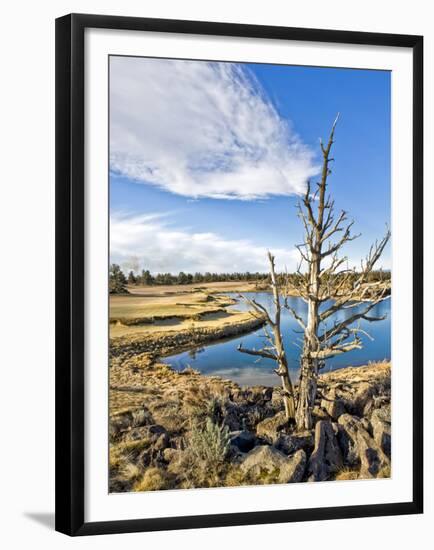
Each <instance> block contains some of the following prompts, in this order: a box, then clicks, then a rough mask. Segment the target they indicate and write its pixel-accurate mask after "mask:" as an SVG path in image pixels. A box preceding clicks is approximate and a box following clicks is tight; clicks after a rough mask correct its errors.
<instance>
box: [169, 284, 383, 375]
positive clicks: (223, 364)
mask: <svg viewBox="0 0 434 550" xmlns="http://www.w3.org/2000/svg"><path fill="white" fill-rule="evenodd" d="M227 295H228V296H230V297H232V298H235V299H236V300H237V301H238V302H237V304H236V305H234V306H232V309H234V310H238V311H247V310H249V309H251V308H250V306H248V305H247V304H245V303H244V302H242V301H240V300H239V298H238V294H233V293H228V294H227ZM246 295H247V296H248V297H249V298H254V299H255V300H256V301H257V302H259V303H260V304H262V305H264V306H266V307H267V308H268V310H269V311H272V295H271V294H270V293H267V292H249V293H246ZM288 302H289V304H290V305H291V306H292V307H293V308H294V309H295V310H296V312H297V313H298V314H299V315H300V316H302V317H304V316H305V314H306V311H307V306H306V304H305V303H304V302H303V300H302V299H301V298H290V299H289V300H288ZM329 305H330V303H328V304H327V303H326V304H324V305H323V308H327V307H328V306H329ZM360 308H363V306H360ZM355 311H357V309H356V308H352V309H348V310H346V311H345V312H339V313H338V314H336V315H334V316H333V317H330V318H329V320H328V327H329V328H330V327H331V326H333V323H334V322H335V321H338V322H339V321H341V320H343V319H345V318H346V317H347V318H348V317H350V316H351V315H352V314H353V313H354V312H355ZM370 315H372V316H374V317H381V316H383V315H387V317H386V319H385V320H383V321H377V322H373V323H369V322H368V321H360V322H359V324H358V325H357V326H359V327H360V328H361V329H363V330H365V331H367V332H368V333H369V334H370V336H371V337H372V338H373V340H370V339H369V338H368V337H366V336H364V335H363V334H362V335H361V339H362V343H363V348H362V349H360V350H354V351H351V352H348V353H346V354H343V355H340V356H336V357H334V358H332V359H328V360H327V361H326V367H325V369H324V371H323V372H328V371H331V370H335V369H339V368H342V367H346V366H349V365H352V366H358V365H364V364H366V363H368V361H382V360H383V359H390V354H391V351H390V299H389V300H385V301H384V302H382V303H380V304H377V305H376V306H375V307H374V308H373V309H372V310H371V311H370ZM354 326H356V325H354ZM281 330H282V333H283V336H284V343H285V349H286V353H287V357H288V363H289V368H290V371H291V377H292V379H293V380H296V379H297V377H298V361H299V355H300V348H299V347H298V346H300V345H301V340H300V339H301V337H302V334H300V330H301V328H300V326H299V325H298V323H297V322H296V321H295V320H294V318H293V317H292V315H291V313H289V312H288V311H287V310H285V309H282V319H281ZM264 342H265V340H264V331H263V329H262V328H260V329H258V330H256V331H255V332H251V333H250V334H243V335H241V336H237V337H236V338H232V339H230V340H225V341H220V342H218V343H215V344H209V345H207V346H204V347H201V348H198V349H195V350H191V351H188V352H184V353H180V354H178V355H173V356H171V357H167V358H165V362H166V363H169V364H170V365H171V366H172V367H173V368H174V369H177V370H182V369H184V368H186V367H188V366H190V367H192V368H194V369H196V370H198V371H200V372H201V373H203V374H205V375H208V376H221V377H223V378H229V379H231V380H233V381H234V382H237V383H238V384H240V385H254V384H262V385H266V386H274V385H278V384H279V378H278V377H277V376H276V374H275V373H274V372H273V369H274V368H275V363H274V362H273V361H271V360H270V359H263V358H260V357H253V356H251V355H247V354H245V353H241V352H239V351H237V346H238V345H239V344H240V343H242V344H243V347H245V348H250V349H252V348H255V349H260V348H261V347H262V346H263V345H264Z"/></svg>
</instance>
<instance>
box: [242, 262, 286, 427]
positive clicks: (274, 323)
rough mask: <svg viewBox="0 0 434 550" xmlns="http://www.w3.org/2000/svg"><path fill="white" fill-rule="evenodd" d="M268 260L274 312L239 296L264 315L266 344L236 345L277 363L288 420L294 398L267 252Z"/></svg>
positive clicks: (275, 283) (274, 281)
mask: <svg viewBox="0 0 434 550" xmlns="http://www.w3.org/2000/svg"><path fill="white" fill-rule="evenodd" d="M268 260H269V262H270V282H271V288H272V291H273V305H274V314H273V313H271V312H269V311H268V310H267V308H266V307H264V306H263V305H262V304H260V303H258V302H257V301H256V300H253V299H250V298H247V297H246V296H241V297H242V298H243V300H244V301H245V302H246V303H247V304H249V305H250V306H251V307H252V308H253V312H254V313H256V314H257V315H258V316H261V317H265V319H266V321H267V326H266V327H265V328H264V336H265V339H266V340H267V342H268V344H267V345H266V346H264V347H263V348H261V349H259V350H256V349H246V348H243V346H242V344H240V345H239V346H238V351H241V352H242V353H247V354H249V355H255V356H258V357H263V358H266V359H272V360H273V361H275V362H276V363H277V369H275V371H274V372H275V373H276V374H277V375H278V376H279V377H280V381H281V384H282V389H283V403H284V406H285V414H286V418H287V419H288V420H292V419H294V418H295V400H294V389H293V386H292V382H291V377H290V376H289V370H288V361H287V358H286V353H285V347H284V344H283V339H282V333H281V330H280V316H281V311H282V306H281V303H280V292H279V284H278V281H277V277H276V272H275V266H274V256H273V255H272V254H271V253H270V252H268ZM270 330H271V333H270Z"/></svg>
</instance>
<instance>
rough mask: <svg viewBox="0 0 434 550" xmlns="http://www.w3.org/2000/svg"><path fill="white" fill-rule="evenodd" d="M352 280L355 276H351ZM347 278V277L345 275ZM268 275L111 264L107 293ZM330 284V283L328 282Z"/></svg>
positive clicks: (377, 274) (372, 278)
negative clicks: (158, 269)
mask: <svg viewBox="0 0 434 550" xmlns="http://www.w3.org/2000/svg"><path fill="white" fill-rule="evenodd" d="M351 276H353V277H354V278H355V277H356V274H354V275H353V274H351ZM299 277H300V275H299V274H297V273H289V274H282V273H281V274H277V279H278V280H279V282H280V284H283V279H286V280H287V281H288V282H290V283H291V284H295V283H296V282H297V280H298V278H299ZM339 277H341V275H340V274H334V275H333V278H334V279H335V280H334V281H333V282H334V283H336V282H337V280H338V279H339ZM346 277H347V278H348V275H346ZM390 277H391V273H390V271H383V270H375V271H372V272H371V273H369V282H376V281H385V282H387V281H390ZM269 278H270V275H269V274H268V273H259V272H258V271H256V272H254V273H252V272H250V271H245V272H234V273H211V272H208V271H207V272H206V273H199V272H196V273H185V272H184V271H180V272H179V273H178V274H175V275H174V274H172V273H156V274H154V275H152V274H151V272H150V271H149V269H143V270H142V271H141V273H139V274H136V273H135V272H134V271H130V272H129V273H128V275H125V274H124V272H123V271H122V269H121V267H120V266H119V265H118V264H112V265H111V266H110V277H109V291H110V294H126V293H128V290H127V285H131V286H133V285H138V286H140V285H188V284H201V283H216V282H228V281H259V282H264V283H268V282H269ZM330 282H332V281H330Z"/></svg>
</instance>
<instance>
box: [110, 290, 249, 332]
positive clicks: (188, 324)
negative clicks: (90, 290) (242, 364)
mask: <svg viewBox="0 0 434 550" xmlns="http://www.w3.org/2000/svg"><path fill="white" fill-rule="evenodd" d="M252 288H253V287H252ZM252 288H251V287H250V286H249V287H247V288H246V285H245V284H244V288H243V289H242V290H251V289H252ZM234 290H241V288H240V284H239V283H238V284H237V283H213V284H208V285H204V286H201V287H197V286H193V285H191V286H190V285H188V286H187V285H182V286H161V287H129V291H130V294H128V295H118V296H117V295H112V296H110V336H111V337H112V338H116V337H119V336H128V335H130V334H131V335H132V334H135V335H137V334H143V335H144V336H145V335H146V334H147V333H152V332H155V331H158V332H160V331H174V330H175V331H179V330H181V331H182V330H187V329H193V328H194V329H196V328H211V329H212V328H220V327H224V326H227V325H232V324H238V323H242V322H243V321H245V320H247V319H250V318H251V314H250V313H248V312H242V313H241V312H237V311H236V310H232V309H228V306H231V305H233V303H234V301H233V300H232V299H230V298H228V297H227V296H221V295H218V294H211V291H212V292H223V291H234Z"/></svg>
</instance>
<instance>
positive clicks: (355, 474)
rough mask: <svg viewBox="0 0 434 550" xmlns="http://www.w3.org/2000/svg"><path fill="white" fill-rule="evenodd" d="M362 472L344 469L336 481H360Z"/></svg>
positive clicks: (338, 474) (337, 474)
mask: <svg viewBox="0 0 434 550" xmlns="http://www.w3.org/2000/svg"><path fill="white" fill-rule="evenodd" d="M359 475H360V470H359V469H356V468H342V469H341V470H339V472H337V473H336V475H335V478H334V479H335V481H349V480H352V479H359Z"/></svg>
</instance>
